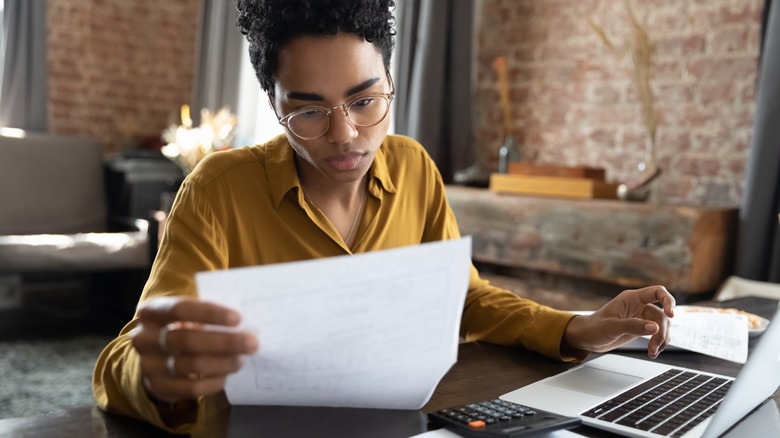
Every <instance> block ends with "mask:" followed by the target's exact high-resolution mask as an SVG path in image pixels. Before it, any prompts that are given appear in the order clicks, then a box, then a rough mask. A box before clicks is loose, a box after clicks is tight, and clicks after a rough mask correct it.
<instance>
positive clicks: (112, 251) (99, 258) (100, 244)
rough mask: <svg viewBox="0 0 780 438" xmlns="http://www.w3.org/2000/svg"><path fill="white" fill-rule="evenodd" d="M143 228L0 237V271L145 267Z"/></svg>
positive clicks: (145, 234) (144, 236)
mask: <svg viewBox="0 0 780 438" xmlns="http://www.w3.org/2000/svg"><path fill="white" fill-rule="evenodd" d="M148 266H149V239H148V234H147V233H146V232H145V231H130V232H124V233H79V234H37V235H11V236H0V271H11V272H32V271H36V272H39V271H47V272H58V271H74V270H78V271H84V270H90V271H92V270H111V269H130V268H147V267H148Z"/></svg>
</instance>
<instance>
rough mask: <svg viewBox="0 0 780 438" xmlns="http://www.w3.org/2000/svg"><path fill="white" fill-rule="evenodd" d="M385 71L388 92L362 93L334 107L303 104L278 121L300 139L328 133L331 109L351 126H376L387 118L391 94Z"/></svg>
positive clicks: (393, 90) (388, 78)
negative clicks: (338, 110)
mask: <svg viewBox="0 0 780 438" xmlns="http://www.w3.org/2000/svg"><path fill="white" fill-rule="evenodd" d="M386 74H387V81H388V83H389V84H390V92H389V93H369V94H362V95H359V96H356V97H354V98H353V99H350V100H349V101H347V102H345V103H341V104H339V105H335V106H322V105H309V106H305V107H303V108H301V109H298V110H295V111H293V112H291V113H290V114H287V115H286V116H284V117H281V118H279V124H280V125H282V126H284V127H285V128H287V129H289V130H290V132H292V133H293V134H295V136H296V137H298V138H300V139H301V140H316V139H318V138H320V137H322V136H323V135H325V133H327V132H328V129H330V120H331V117H332V115H333V111H335V110H337V109H340V110H341V111H342V113H343V114H344V116H345V117H347V119H349V121H350V122H351V123H352V124H353V125H354V126H360V127H363V128H368V127H371V126H376V125H378V124H379V123H381V122H382V120H384V119H385V117H387V114H388V113H389V112H390V103H391V102H392V101H393V98H394V97H395V86H394V84H393V79H392V77H391V76H390V73H389V72H388V73H386ZM277 117H278V115H277Z"/></svg>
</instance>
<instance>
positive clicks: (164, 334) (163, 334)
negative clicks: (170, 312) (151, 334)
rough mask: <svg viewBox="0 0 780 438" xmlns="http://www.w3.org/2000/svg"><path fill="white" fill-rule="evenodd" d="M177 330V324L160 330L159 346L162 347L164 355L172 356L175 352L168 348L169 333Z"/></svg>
mask: <svg viewBox="0 0 780 438" xmlns="http://www.w3.org/2000/svg"><path fill="white" fill-rule="evenodd" d="M177 328H179V327H178V325H177V324H175V323H170V324H168V325H165V326H163V327H162V328H161V329H160V333H159V334H158V335H157V345H159V346H160V350H162V352H163V353H165V354H171V353H172V352H173V351H172V350H171V349H170V348H168V332H170V331H171V330H175V329H177Z"/></svg>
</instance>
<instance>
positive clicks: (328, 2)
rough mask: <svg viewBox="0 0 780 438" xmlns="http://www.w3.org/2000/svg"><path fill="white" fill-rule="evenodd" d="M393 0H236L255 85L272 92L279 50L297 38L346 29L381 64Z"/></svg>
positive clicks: (390, 35)
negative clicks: (377, 56) (369, 48)
mask: <svg viewBox="0 0 780 438" xmlns="http://www.w3.org/2000/svg"><path fill="white" fill-rule="evenodd" d="M394 7H395V1H394V0H238V3H237V8H238V12H239V16H238V27H239V29H240V30H241V33H242V34H244V35H246V39H247V41H248V42H249V59H250V60H251V61H252V66H254V68H255V73H256V74H257V79H258V80H259V81H260V86H261V87H262V88H263V90H265V91H266V92H273V86H274V75H275V74H276V69H277V64H278V60H279V49H280V48H282V47H283V46H284V45H285V44H287V43H288V42H290V41H291V40H293V39H294V38H296V37H299V36H304V35H305V36H317V35H336V34H337V33H338V32H339V31H341V32H349V33H352V34H355V35H358V36H361V37H363V38H365V40H366V41H368V42H370V43H372V44H374V46H376V48H377V49H378V50H379V52H380V53H381V54H382V58H383V60H384V63H385V67H388V66H389V65H390V56H391V54H392V52H393V45H394V44H395V38H394V36H395V29H394V28H393V27H394V25H395V19H394V18H393V14H392V9H393V8H394Z"/></svg>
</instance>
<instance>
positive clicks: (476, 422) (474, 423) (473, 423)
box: [468, 420, 485, 429]
mask: <svg viewBox="0 0 780 438" xmlns="http://www.w3.org/2000/svg"><path fill="white" fill-rule="evenodd" d="M468 424H469V427H473V428H474V429H479V428H482V427H485V422H484V421H482V420H473V421H469V423H468Z"/></svg>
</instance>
